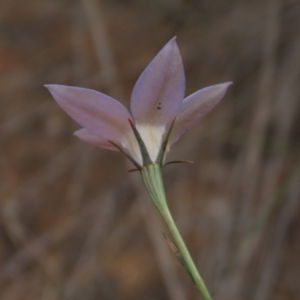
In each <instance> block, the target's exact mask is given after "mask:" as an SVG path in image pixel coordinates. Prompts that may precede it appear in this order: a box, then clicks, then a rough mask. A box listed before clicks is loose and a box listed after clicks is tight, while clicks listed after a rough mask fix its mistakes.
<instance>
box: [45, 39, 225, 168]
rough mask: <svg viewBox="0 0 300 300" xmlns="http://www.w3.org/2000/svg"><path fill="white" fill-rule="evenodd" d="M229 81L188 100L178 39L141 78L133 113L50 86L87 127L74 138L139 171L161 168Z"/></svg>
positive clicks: (86, 92)
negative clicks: (116, 154)
mask: <svg viewBox="0 0 300 300" xmlns="http://www.w3.org/2000/svg"><path fill="white" fill-rule="evenodd" d="M230 84H231V82H226V83H221V84H217V85H213V86H209V87H206V88H204V89H201V90H199V91H197V92H195V93H193V94H192V95H190V96H188V97H187V98H185V99H184V92H185V76H184V69H183V64H182V60H181V56H180V53H179V49H178V47H177V44H176V41H175V38H173V39H172V40H171V41H169V42H168V43H167V44H166V45H165V46H164V48H163V49H162V50H161V51H160V52H159V53H158V54H157V55H156V57H155V58H154V59H153V60H152V62H151V63H150V64H149V65H148V67H147V68H146V69H145V70H144V72H143V73H142V74H141V76H140V77H139V79H138V81H137V83H136V84H135V87H134V89H133V92H132V96H131V113H130V112H129V111H128V110H127V109H126V108H125V107H124V106H123V105H122V104H121V103H120V102H118V101H116V100H115V99H113V98H111V97H109V96H107V95H105V94H102V93H100V92H97V91H94V90H90V89H84V88H78V87H70V86H64V85H56V84H49V85H46V87H47V88H48V89H49V91H50V93H51V94H52V96H53V97H54V99H55V100H56V102H57V103H58V104H59V105H60V106H61V108H62V109H64V110H65V111H66V112H67V114H69V115H70V116H71V117H72V118H73V119H74V120H75V121H76V122H78V123H79V124H80V125H81V126H82V127H83V128H82V129H80V130H78V131H76V132H75V133H74V134H75V135H76V136H78V137H79V138H80V139H82V140H84V141H86V142H88V143H91V144H94V145H96V146H98V147H101V148H106V149H110V150H120V151H121V152H123V153H124V154H126V155H127V157H129V158H130V159H131V161H132V162H133V163H134V164H135V166H136V167H137V168H138V169H139V168H141V166H143V165H144V164H147V163H149V162H150V163H151V162H158V161H159V163H160V164H161V165H162V164H163V160H164V157H165V151H166V149H167V151H168V149H169V148H170V147H171V145H172V144H173V143H174V142H175V141H177V140H178V139H179V137H180V136H181V135H182V134H183V133H184V132H185V131H186V130H187V129H189V128H190V127H191V126H192V125H194V123H195V122H196V121H198V120H200V119H201V118H202V117H204V116H205V115H206V114H207V113H208V112H209V111H210V110H211V109H212V108H213V107H214V106H215V105H216V104H217V103H218V102H219V101H220V100H221V99H222V97H223V96H224V94H225V92H226V90H227V88H228V86H229V85H230Z"/></svg>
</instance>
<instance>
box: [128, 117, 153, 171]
mask: <svg viewBox="0 0 300 300" xmlns="http://www.w3.org/2000/svg"><path fill="white" fill-rule="evenodd" d="M128 122H129V124H130V126H131V128H132V131H133V133H134V135H135V138H136V140H137V142H138V144H139V147H140V150H141V154H142V158H143V164H144V166H145V165H149V164H151V163H152V160H151V158H150V155H149V153H148V150H147V148H146V145H145V143H144V141H143V139H142V137H141V135H140V134H139V132H138V130H137V129H136V127H135V124H134V123H133V122H132V120H130V119H128Z"/></svg>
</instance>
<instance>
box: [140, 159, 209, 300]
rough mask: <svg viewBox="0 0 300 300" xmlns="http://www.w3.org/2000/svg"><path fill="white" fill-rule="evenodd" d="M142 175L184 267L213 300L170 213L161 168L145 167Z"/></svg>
mask: <svg viewBox="0 0 300 300" xmlns="http://www.w3.org/2000/svg"><path fill="white" fill-rule="evenodd" d="M141 175H142V178H143V181H144V183H145V186H146V188H147V191H148V193H149V196H150V198H151V199H152V201H153V202H154V204H155V206H156V208H157V209H158V211H159V212H160V213H161V215H162V217H163V219H164V221H165V222H166V224H167V226H168V228H169V230H170V232H171V234H172V236H173V238H174V240H175V242H176V244H177V247H178V249H179V252H180V254H181V257H182V259H183V265H184V267H185V269H186V271H187V272H188V274H189V275H190V276H191V278H192V280H193V281H194V283H195V285H196V286H197V288H198V289H199V290H200V292H201V294H202V295H203V297H204V299H205V300H212V297H211V295H210V293H209V291H208V289H207V287H206V285H205V283H204V281H203V279H202V277H201V276H200V274H199V272H198V270H197V268H196V266H195V263H194V261H193V259H192V257H191V255H190V253H189V251H188V249H187V247H186V245H185V243H184V241H183V239H182V237H181V235H180V233H179V231H178V229H177V226H176V224H175V222H174V220H173V217H172V215H171V213H170V210H169V207H168V204H167V200H166V196H165V190H164V185H163V179H162V174H161V167H160V166H159V165H157V164H151V165H147V166H144V167H143V168H142V170H141Z"/></svg>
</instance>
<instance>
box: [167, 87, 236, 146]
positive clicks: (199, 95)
mask: <svg viewBox="0 0 300 300" xmlns="http://www.w3.org/2000/svg"><path fill="white" fill-rule="evenodd" d="M231 84H232V82H225V83H221V84H216V85H212V86H209V87H206V88H204V89H201V90H199V91H197V92H195V93H193V94H192V95H190V96H188V97H187V98H186V99H184V100H183V102H182V106H181V108H180V111H179V113H178V116H177V118H176V122H175V124H174V128H173V132H172V134H171V137H170V142H169V147H170V146H171V145H172V144H173V143H175V142H176V141H177V140H178V139H179V137H180V136H181V135H182V134H183V133H184V132H185V131H186V130H188V129H189V128H190V127H192V126H193V125H194V124H195V123H196V122H197V121H198V120H200V119H201V118H203V117H204V116H205V115H206V114H207V113H208V112H209V111H210V110H211V109H213V108H214V107H215V105H217V104H218V103H219V102H220V101H221V99H222V98H223V96H224V95H225V92H226V90H227V88H228V86H230V85H231Z"/></svg>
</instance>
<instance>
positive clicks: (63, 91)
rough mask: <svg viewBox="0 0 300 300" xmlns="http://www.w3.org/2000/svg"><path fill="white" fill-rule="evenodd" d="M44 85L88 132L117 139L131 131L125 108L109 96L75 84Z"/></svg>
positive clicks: (128, 115)
mask: <svg viewBox="0 0 300 300" xmlns="http://www.w3.org/2000/svg"><path fill="white" fill-rule="evenodd" d="M46 87H47V88H48V90H49V91H50V93H51V94H52V96H53V97H54V99H55V100H56V102H57V103H58V105H59V106H60V107H61V108H62V109H63V110H64V111H65V112H66V113H67V114H68V115H69V116H71V117H72V118H73V119H74V120H75V121H76V122H77V123H79V124H80V125H81V126H82V127H84V128H86V129H88V130H89V131H90V132H92V133H94V134H96V135H101V136H102V137H103V138H106V139H110V140H118V139H119V138H120V137H122V136H124V135H125V134H127V132H128V131H131V128H130V125H129V122H128V119H129V118H131V116H130V114H129V112H128V110H127V109H126V108H125V107H124V106H123V105H122V104H121V103H120V102H118V101H116V100H114V99H113V98H111V97H109V96H107V95H104V94H102V93H100V92H97V91H94V90H90V89H84V88H78V87H71V86H64V85H54V84H50V85H46Z"/></svg>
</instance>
